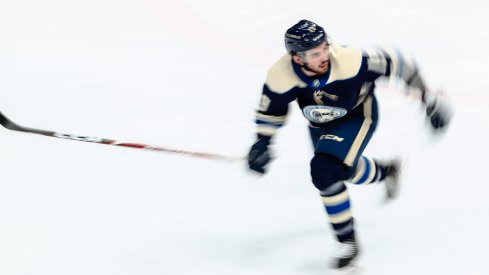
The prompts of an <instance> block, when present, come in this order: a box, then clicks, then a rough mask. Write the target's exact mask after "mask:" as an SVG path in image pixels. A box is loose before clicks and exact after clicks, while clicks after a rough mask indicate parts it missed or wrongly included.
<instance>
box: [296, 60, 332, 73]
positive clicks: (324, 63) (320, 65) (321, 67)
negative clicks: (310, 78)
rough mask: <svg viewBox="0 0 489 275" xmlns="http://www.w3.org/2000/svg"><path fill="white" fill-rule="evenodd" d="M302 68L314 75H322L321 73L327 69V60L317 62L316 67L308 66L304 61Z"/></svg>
mask: <svg viewBox="0 0 489 275" xmlns="http://www.w3.org/2000/svg"><path fill="white" fill-rule="evenodd" d="M325 65H327V66H325ZM302 68H303V69H304V70H306V71H308V72H311V73H313V74H315V75H322V74H325V73H327V72H328V70H329V60H328V61H325V62H322V63H321V64H319V66H318V67H317V69H313V68H311V67H310V66H309V64H307V63H304V65H302Z"/></svg>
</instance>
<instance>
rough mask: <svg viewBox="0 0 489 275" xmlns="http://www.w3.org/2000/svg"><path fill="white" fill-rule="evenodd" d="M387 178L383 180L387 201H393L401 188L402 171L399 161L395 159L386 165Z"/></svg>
mask: <svg viewBox="0 0 489 275" xmlns="http://www.w3.org/2000/svg"><path fill="white" fill-rule="evenodd" d="M386 168H387V169H386V170H387V176H386V177H385V179H384V184H385V191H386V195H387V199H389V200H391V199H395V198H396V197H397V196H398V195H399V190H400V188H401V183H400V177H401V171H402V162H401V159H399V158H396V159H393V160H391V161H389V163H387V165H386Z"/></svg>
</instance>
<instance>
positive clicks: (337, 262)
mask: <svg viewBox="0 0 489 275" xmlns="http://www.w3.org/2000/svg"><path fill="white" fill-rule="evenodd" d="M335 254H336V255H335V256H334V258H333V263H332V268H334V269H346V268H350V267H353V261H354V260H355V259H356V258H357V255H358V245H357V242H356V241H355V239H349V240H346V241H344V242H340V243H338V250H337V251H336V253H335Z"/></svg>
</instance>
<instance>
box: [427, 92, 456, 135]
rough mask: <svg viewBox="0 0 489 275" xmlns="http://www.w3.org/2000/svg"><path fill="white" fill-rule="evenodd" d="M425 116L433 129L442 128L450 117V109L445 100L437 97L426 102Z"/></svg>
mask: <svg viewBox="0 0 489 275" xmlns="http://www.w3.org/2000/svg"><path fill="white" fill-rule="evenodd" d="M426 116H427V118H428V120H429V121H430V123H431V127H433V129H434V130H436V131H438V130H444V129H445V128H446V127H448V124H449V123H450V120H451V118H452V111H451V110H450V108H449V105H448V103H447V102H443V101H442V100H441V98H439V97H437V98H435V99H433V100H432V101H431V102H429V103H427V104H426Z"/></svg>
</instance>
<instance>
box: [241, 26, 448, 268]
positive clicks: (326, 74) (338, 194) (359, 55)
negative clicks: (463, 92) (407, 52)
mask: <svg viewBox="0 0 489 275" xmlns="http://www.w3.org/2000/svg"><path fill="white" fill-rule="evenodd" d="M285 47H286V49H287V52H288V53H287V54H285V55H284V56H283V57H282V58H280V59H279V60H278V61H277V62H276V63H275V64H274V65H273V66H272V67H271V68H270V70H269V71H268V75H267V78H266V83H265V84H264V86H263V92H262V97H261V101H260V105H259V108H258V110H257V113H256V124H257V138H258V139H257V141H256V142H255V143H254V144H253V145H252V147H251V149H250V152H249V155H248V165H249V168H250V169H251V170H253V171H256V172H258V173H262V174H263V173H265V172H266V166H267V164H268V163H269V162H270V160H271V157H270V154H269V145H270V143H271V140H272V138H273V136H274V135H275V133H276V132H277V129H279V128H280V127H281V126H282V125H284V123H285V121H286V115H287V111H288V104H289V103H290V102H292V101H297V103H298V105H299V107H300V108H301V110H302V111H303V114H304V116H305V118H307V119H308V120H309V130H310V136H311V139H312V143H313V145H314V157H313V158H312V160H311V162H310V169H311V170H310V171H311V177H312V183H313V184H314V186H315V187H316V188H317V189H318V190H319V192H320V195H321V197H322V200H323V202H324V206H325V209H326V212H327V215H328V217H329V222H330V224H331V226H332V228H333V231H334V232H335V235H336V238H337V240H338V241H339V245H340V254H339V255H337V256H336V257H335V258H334V263H333V265H334V266H333V267H334V268H342V267H345V266H348V265H350V263H351V261H352V260H353V259H355V258H356V256H357V254H358V244H357V241H356V238H355V229H354V222H353V216H352V212H351V210H350V199H349V196H348V193H347V188H346V186H345V182H350V183H353V184H364V185H366V184H371V183H374V182H383V183H384V184H385V186H386V191H387V197H389V198H393V197H394V196H395V195H396V191H397V185H398V177H399V172H400V171H399V169H400V163H399V161H390V162H386V163H382V162H379V161H377V160H374V159H371V158H369V157H367V156H364V155H362V152H363V151H364V149H365V147H366V146H367V144H368V142H369V140H370V138H371V137H372V134H373V133H374V131H375V128H376V126H377V120H378V114H377V100H376V98H375V94H374V90H375V83H374V82H375V81H376V80H377V79H378V78H379V77H383V76H384V77H397V78H399V79H402V80H403V81H404V82H405V83H406V84H407V85H409V86H410V87H411V88H414V89H415V90H417V91H419V92H420V93H421V99H422V102H423V104H424V105H425V107H426V111H427V112H426V114H427V117H428V119H429V121H430V123H431V126H432V127H433V129H435V130H440V129H444V128H446V126H447V124H448V122H449V116H448V113H447V110H446V108H444V106H443V105H441V104H440V103H439V102H438V101H431V100H429V99H428V96H427V93H426V86H425V84H424V81H423V79H422V77H421V75H420V74H419V71H418V68H417V67H416V65H415V64H414V62H412V60H411V59H409V58H407V57H406V56H403V55H401V54H400V53H397V52H388V51H386V50H383V49H377V50H370V51H361V50H358V49H354V48H349V47H343V46H339V45H335V44H331V43H330V42H329V38H328V36H327V34H326V32H325V31H324V29H323V28H322V27H320V26H319V25H317V24H315V23H313V22H311V21H308V20H301V21H299V22H298V23H297V24H295V25H294V26H292V27H291V28H289V29H288V30H287V31H286V33H285Z"/></svg>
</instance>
